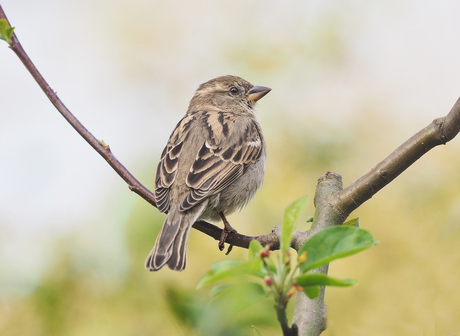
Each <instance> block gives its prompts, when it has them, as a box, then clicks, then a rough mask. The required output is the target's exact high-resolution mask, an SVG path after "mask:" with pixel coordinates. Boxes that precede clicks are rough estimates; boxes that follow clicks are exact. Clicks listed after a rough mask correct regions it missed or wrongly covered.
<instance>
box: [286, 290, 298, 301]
mask: <svg viewBox="0 0 460 336" xmlns="http://www.w3.org/2000/svg"><path fill="white" fill-rule="evenodd" d="M296 292H297V289H295V288H294V287H293V288H291V289H290V290H289V292H287V297H288V299H290V298H291V297H292V296H293V295H294V294H295V293H296Z"/></svg>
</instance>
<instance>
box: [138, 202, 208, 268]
mask: <svg viewBox="0 0 460 336" xmlns="http://www.w3.org/2000/svg"><path fill="white" fill-rule="evenodd" d="M200 208H201V207H200ZM193 210H195V211H193ZM196 210H200V211H196ZM200 214H201V209H191V210H189V211H186V212H180V211H179V206H173V207H171V209H170V210H169V213H168V215H167V216H166V219H165V222H164V223H163V227H162V228H161V231H160V233H159V234H158V237H157V240H156V242H155V246H154V247H153V249H152V251H151V252H150V254H149V256H148V257H147V260H146V261H145V268H146V269H148V270H149V271H158V270H159V269H160V268H162V267H163V266H164V265H166V264H168V267H169V268H170V269H172V270H174V271H182V270H183V269H184V268H185V264H186V253H187V243H188V237H189V234H190V228H191V227H192V225H193V223H195V221H196V220H197V218H198V217H199V215H200Z"/></svg>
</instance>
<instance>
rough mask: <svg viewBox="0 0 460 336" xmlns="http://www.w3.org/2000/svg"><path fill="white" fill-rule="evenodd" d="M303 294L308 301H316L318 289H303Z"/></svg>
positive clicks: (316, 287) (315, 287) (313, 287)
mask: <svg viewBox="0 0 460 336" xmlns="http://www.w3.org/2000/svg"><path fill="white" fill-rule="evenodd" d="M303 292H304V293H305V295H307V296H308V297H309V298H310V299H312V300H313V299H316V298H317V297H318V296H319V293H320V289H319V286H307V287H304V288H303Z"/></svg>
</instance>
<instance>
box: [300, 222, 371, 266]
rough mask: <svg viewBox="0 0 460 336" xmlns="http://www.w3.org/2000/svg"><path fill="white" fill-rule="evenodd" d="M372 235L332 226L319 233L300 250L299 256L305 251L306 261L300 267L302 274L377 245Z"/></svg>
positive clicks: (350, 228)
mask: <svg viewBox="0 0 460 336" xmlns="http://www.w3.org/2000/svg"><path fill="white" fill-rule="evenodd" d="M377 243H378V242H377V241H374V239H373V238H372V235H371V234H370V233H369V232H368V231H366V230H362V229H358V228H356V227H352V226H334V227H329V228H326V229H324V230H321V231H319V232H318V233H316V234H314V235H313V236H311V237H310V239H309V240H308V241H307V242H306V243H305V244H304V245H303V246H302V247H301V248H300V250H299V251H298V253H299V255H300V254H301V253H302V252H303V251H307V261H306V262H304V263H302V264H301V265H300V269H301V271H302V273H305V272H307V271H309V270H311V269H314V268H317V267H319V266H322V265H325V264H327V263H329V262H331V261H332V260H335V259H339V258H345V257H348V256H350V255H353V254H356V253H358V252H360V251H363V250H365V249H368V248H369V247H371V246H373V245H375V244H377Z"/></svg>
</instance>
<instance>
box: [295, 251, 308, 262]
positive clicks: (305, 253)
mask: <svg viewBox="0 0 460 336" xmlns="http://www.w3.org/2000/svg"><path fill="white" fill-rule="evenodd" d="M297 260H298V262H299V264H303V263H304V262H306V261H307V251H303V252H302V254H301V255H299V258H298V259H297Z"/></svg>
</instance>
